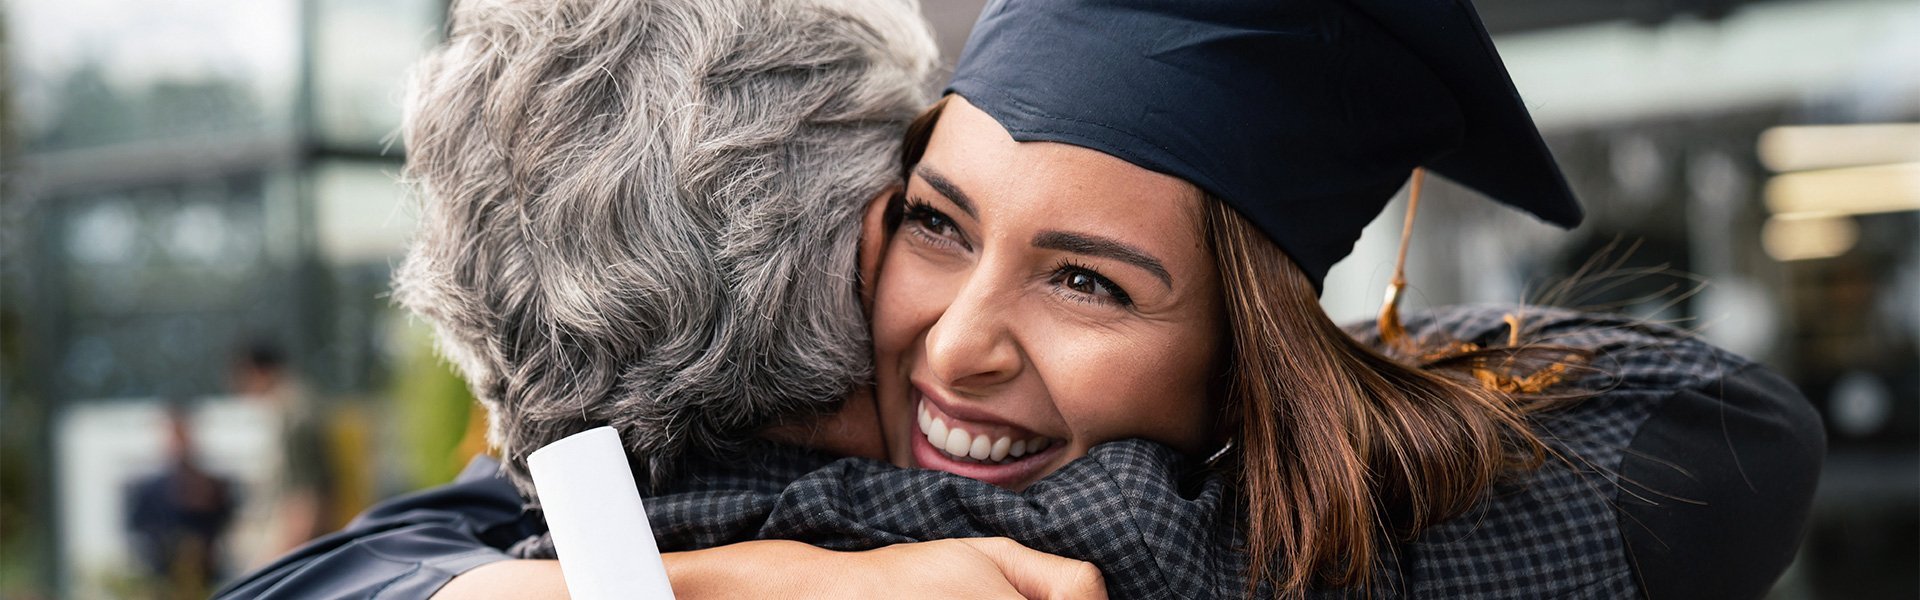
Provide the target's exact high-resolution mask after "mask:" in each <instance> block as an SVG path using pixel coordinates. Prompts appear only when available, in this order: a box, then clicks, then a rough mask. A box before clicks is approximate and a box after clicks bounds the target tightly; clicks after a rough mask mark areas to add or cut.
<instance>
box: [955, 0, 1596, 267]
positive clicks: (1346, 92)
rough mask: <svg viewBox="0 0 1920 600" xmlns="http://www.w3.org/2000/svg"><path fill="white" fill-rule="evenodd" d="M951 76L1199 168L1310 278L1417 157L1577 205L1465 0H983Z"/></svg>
mask: <svg viewBox="0 0 1920 600" xmlns="http://www.w3.org/2000/svg"><path fill="white" fill-rule="evenodd" d="M947 91H949V92H952V93H957V94H959V95H960V96H962V97H965V98H966V99H967V100H968V102H970V103H972V104H973V105H974V106H975V107H978V108H979V109H981V110H982V111H985V112H986V113H987V114H988V115H991V116H992V117H993V118H994V119H995V120H997V121H998V122H999V123H1000V125H1001V126H1002V127H1005V128H1006V130H1007V131H1008V132H1009V133H1010V134H1012V136H1013V138H1014V139H1016V140H1020V141H1051V142H1062V143H1068V144H1074V145H1078V146H1084V147H1087V148H1091V149H1094V150H1098V151H1101V152H1105V153H1107V154H1111V155H1113V156H1116V157H1119V158H1121V159H1123V160H1126V161H1128V162H1131V163H1133V164H1134V165H1137V166H1140V167H1143V168H1146V169H1151V170H1154V171H1159V172H1162V173H1166V174H1169V175H1173V176H1176V177H1180V178H1182V179H1185V180H1187V181H1190V182H1192V183H1194V184H1195V185H1197V186H1199V187H1200V188H1201V189H1202V190H1205V191H1206V192H1207V193H1209V194H1211V195H1213V196H1214V197H1216V198H1219V199H1221V200H1222V201H1225V202H1227V203H1228V204H1229V205H1231V206H1233V207H1234V208H1235V209H1236V210H1237V211H1238V212H1239V213H1240V214H1241V215H1243V216H1245V217H1247V218H1248V219H1249V220H1250V221H1252V222H1253V223H1254V224H1255V225H1257V226H1259V227H1260V228H1261V230H1262V231H1265V232H1266V234H1267V235H1268V236H1269V237H1270V238H1272V239H1273V241H1274V242H1275V243H1276V244H1278V245H1279V246H1280V248H1281V249H1282V250H1284V251H1286V252H1287V254H1288V256H1290V257H1292V258H1293V259H1294V261H1295V262H1296V263H1298V264H1299V266H1300V268H1301V269H1302V270H1303V271H1305V272H1306V274H1307V276H1308V278H1309V279H1310V280H1312V281H1313V283H1314V286H1315V287H1316V288H1318V287H1319V286H1320V285H1321V283H1322V281H1323V280H1324V279H1325V277H1326V274H1327V270H1328V269H1330V268H1331V267H1332V266H1333V264H1334V263H1336V262H1338V261H1339V260H1340V259H1342V258H1345V257H1346V256H1347V254H1349V253H1350V252H1352V250H1353V244H1354V241H1355V240H1357V239H1359V237H1360V232H1361V230H1362V229H1363V228H1364V227H1365V226H1366V225H1367V223H1368V222H1369V221H1372V220H1373V218H1374V217H1375V216H1377V215H1378V214H1379V213H1380V211H1381V210H1382V209H1383V208H1385V206H1386V203H1387V202H1388V201H1389V200H1390V199H1391V198H1392V195H1393V193H1394V191H1395V190H1398V189H1399V187H1400V185H1401V184H1402V183H1403V182H1405V181H1406V178H1407V176H1408V174H1409V173H1410V172H1411V171H1412V170H1413V169H1414V168H1415V167H1417V166H1425V167H1427V168H1428V169H1430V170H1432V171H1434V172H1436V173H1439V174H1441V175H1444V176H1446V177H1447V178H1449V179H1452V180H1454V181H1455V182H1458V183H1461V184H1464V185H1466V186H1468V187H1471V188H1473V189H1476V190H1478V191H1480V192H1481V193H1484V194H1486V195H1488V196H1490V197H1492V198H1493V199H1494V200H1497V201H1499V202H1501V203H1504V204H1507V205H1510V206H1513V207H1516V208H1520V209H1522V210H1525V211H1527V212H1529V213H1532V214H1533V215H1534V216H1536V217H1538V218H1540V219H1542V220H1545V221H1548V222H1551V223H1554V224H1556V225H1559V226H1561V227H1569V228H1570V227H1573V226H1574V225H1578V224H1579V222H1580V219H1581V211H1580V206H1579V204H1578V203H1577V202H1576V201H1575V199H1574V197H1573V193H1572V191H1571V190H1569V189H1568V188H1567V184H1566V180H1565V178H1564V177H1563V176H1562V175H1561V174H1560V170H1559V168H1558V167H1557V166H1555V164H1554V161H1553V156H1552V155H1551V154H1550V153H1548V151H1547V148H1546V144H1545V143H1544V142H1542V141H1541V139H1540V134H1539V131H1538V130H1537V129H1535V127H1534V124H1533V119H1532V118H1531V117H1530V116H1529V115H1528V114H1527V110H1526V106H1525V105H1523V104H1522V103H1521V101H1520V95H1519V93H1518V92H1517V91H1516V90H1515V89H1514V87H1513V82H1512V80H1511V79H1509V78H1508V76H1507V72H1506V67H1505V66H1504V65H1502V64H1501V62H1500V57H1499V55H1498V54H1496V53H1495V52H1494V49H1493V42H1492V40H1491V38H1489V37H1488V35H1487V32H1486V29H1485V27H1484V26H1482V25H1481V23H1480V18H1479V16H1478V15H1477V14H1475V12H1474V10H1473V7H1472V6H1471V5H1470V4H1468V3H1467V2H1466V1H1465V0H1262V1H1255V0H1242V1H1210V0H996V1H995V2H993V3H992V4H990V5H988V6H987V8H986V9H985V10H984V11H983V12H982V13H981V16H980V21H979V23H977V24H976V25H975V26H974V29H973V34H972V35H971V37H969V39H968V40H967V48H966V50H965V51H964V52H963V53H962V54H961V57H960V62H959V65H958V66H957V67H956V69H955V72H954V77H953V82H952V83H951V84H950V85H949V87H948V90H947Z"/></svg>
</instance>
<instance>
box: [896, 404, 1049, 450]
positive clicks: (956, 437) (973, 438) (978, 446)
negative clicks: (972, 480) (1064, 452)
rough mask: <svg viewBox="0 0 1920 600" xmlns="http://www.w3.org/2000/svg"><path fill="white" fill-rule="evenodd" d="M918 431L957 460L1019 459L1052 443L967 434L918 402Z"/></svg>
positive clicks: (1034, 439)
mask: <svg viewBox="0 0 1920 600" xmlns="http://www.w3.org/2000/svg"><path fill="white" fill-rule="evenodd" d="M919 412H920V414H919V421H920V432H921V433H923V434H925V435H926V436H927V443H928V444H930V445H932V446H933V447H934V448H937V449H939V450H941V451H943V452H946V453H947V454H948V455H949V456H952V457H953V458H954V459H955V460H958V461H961V462H969V463H971V462H980V463H998V462H1002V461H1005V460H1008V459H1011V458H1020V457H1022V456H1026V455H1029V454H1039V453H1040V451H1042V450H1046V449H1047V447H1048V446H1051V445H1053V440H1051V439H1049V438H1045V437H1036V438H1033V439H1027V440H1015V439H1013V438H1010V437H1002V438H993V437H990V436H988V435H986V434H975V433H970V432H967V431H965V430H962V429H960V428H959V427H949V426H947V423H946V421H943V420H941V419H940V417H936V416H934V414H933V409H931V408H928V407H927V405H925V404H921V405H920V411H919Z"/></svg>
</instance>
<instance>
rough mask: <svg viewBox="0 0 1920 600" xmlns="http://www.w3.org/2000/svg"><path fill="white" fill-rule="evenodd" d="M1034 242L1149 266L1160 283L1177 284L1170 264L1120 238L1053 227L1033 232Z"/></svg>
mask: <svg viewBox="0 0 1920 600" xmlns="http://www.w3.org/2000/svg"><path fill="white" fill-rule="evenodd" d="M1033 245H1034V247H1036V248H1046V249H1049V250H1060V251H1063V252H1072V253H1074V254H1086V255H1089V256H1101V257H1106V258H1111V259H1114V260H1118V261H1121V262H1124V263H1127V264H1131V265H1133V266H1136V267H1140V268H1142V269H1145V270H1146V271H1147V272H1148V273H1152V274H1153V276H1154V277H1158V278H1160V283H1164V284H1167V287H1168V288H1169V289H1171V288H1172V287H1173V275H1172V274H1170V273H1168V272H1167V267H1166V265H1163V264H1160V260H1159V259H1156V258H1154V257H1153V255H1151V254H1147V253H1146V252H1144V251H1142V250H1140V249H1139V248H1135V247H1133V246H1129V245H1127V244H1126V243H1125V242H1121V241H1120V240H1116V239H1112V238H1104V237H1100V236H1094V235H1087V234H1083V233H1072V232H1066V231H1052V230H1049V231H1042V232H1040V233H1038V234H1035V235H1034V236H1033Z"/></svg>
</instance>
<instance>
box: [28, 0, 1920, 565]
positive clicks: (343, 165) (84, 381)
mask: <svg viewBox="0 0 1920 600" xmlns="http://www.w3.org/2000/svg"><path fill="white" fill-rule="evenodd" d="M922 4H923V10H924V11H925V13H926V14H927V15H928V17H929V19H930V20H932V21H933V22H934V24H935V27H936V30H937V32H938V36H939V39H940V43H941V45H942V49H943V51H944V53H945V54H946V55H947V56H948V57H949V58H951V57H953V56H957V54H958V52H959V50H960V48H961V45H962V44H963V43H964V40H965V36H966V32H967V28H968V27H969V26H970V25H971V22H972V20H973V18H974V16H975V15H976V14H977V12H978V10H979V8H980V6H981V4H983V2H980V1H979V0H922ZM1478 5H1479V6H1480V10H1481V13H1482V14H1483V15H1484V16H1485V18H1486V21H1487V23H1488V24H1489V26H1490V27H1491V28H1492V29H1493V30H1494V32H1495V34H1496V41H1497V43H1498V45H1499V46H1500V50H1501V52H1502V54H1503V56H1504V57H1505V59H1506V61H1507V64H1508V66H1509V68H1510V70H1511V71H1512V72H1513V75H1514V78H1515V80H1516V82H1517V83H1518V85H1519V87H1520V89H1521V92H1522V94H1523V96H1525V97H1526V98H1527V100H1528V102H1529V104H1530V106H1531V107H1532V109H1533V110H1534V114H1535V117H1536V118H1537V119H1538V120H1539V122H1540V123H1541V125H1542V128H1543V130H1544V131H1545V132H1546V134H1547V137H1548V141H1549V144H1550V145H1551V146H1552V147H1553V149H1554V151H1555V153H1556V155H1557V156H1558V157H1559V159H1560V161H1561V162H1562V164H1563V165H1564V167H1565V169H1566V171H1567V174H1568V175H1569V177H1570V179H1571V181H1572V183H1573V185H1574V186H1575V189H1576V191H1577V192H1579V193H1580V195H1581V197H1582V198H1583V199H1584V200H1585V202H1586V204H1587V207H1588V211H1589V220H1588V223H1587V224H1585V225H1583V226H1582V227H1581V228H1579V229H1578V230H1575V231H1574V232H1572V233H1566V232H1560V231H1558V230H1555V229H1553V228H1551V227H1549V226H1546V225H1542V224H1539V223H1535V222H1532V221H1530V220H1528V219H1526V218H1525V217H1523V216H1519V215H1517V214H1514V213H1512V212H1510V211H1503V210H1500V209H1498V208H1496V207H1493V206H1492V205H1490V204H1489V203H1486V202H1484V201H1481V200H1480V199H1478V198H1476V197H1474V195H1473V194H1472V193H1471V192H1468V191H1465V190H1462V189H1459V188H1457V187H1452V186H1449V185H1447V184H1445V183H1437V184H1436V185H1434V186H1433V187H1431V188H1430V191H1429V193H1428V194H1429V195H1428V196H1427V198H1428V199H1429V200H1428V202H1427V203H1426V205H1425V207H1424V208H1423V210H1422V211H1421V215H1420V217H1419V219H1418V221H1417V223H1416V228H1417V229H1416V232H1415V234H1414V245H1415V251H1414V252H1413V253H1412V262H1411V264H1410V268H1409V279H1410V280H1411V284H1412V290H1411V296H1410V298H1409V304H1411V305H1413V306H1415V307H1417V306H1420V305H1436V304H1447V303H1457V302H1517V301H1522V300H1528V301H1540V302H1551V303H1557V304H1564V305H1572V306H1579V307H1588V308H1595V307H1597V308H1607V309H1612V310H1620V311H1625V312H1628V313H1631V314H1635V315H1638V316H1643V317H1647V318H1651V319H1658V320H1669V321H1672V322H1674V323H1677V324H1679V325H1680V326H1683V327H1689V328H1694V329H1697V330H1699V331H1700V332H1701V334H1702V335H1704V336H1706V337H1707V339H1709V340H1711V341H1713V342H1715V343H1718V344H1721V345H1723V346H1726V347H1729V348H1731V349H1733V350H1735V351H1738V352H1741V353H1743V354H1747V355H1751V356H1755V357H1759V358H1761V359H1762V360H1764V361H1765V362H1767V363H1769V364H1771V365H1773V366H1775V367H1776V368H1779V369H1780V370H1782V371H1783V372H1784V373H1786V374H1787V375H1788V376H1789V377H1790V378H1792V379H1793V380H1794V381H1795V382H1796V383H1798V384H1799V385H1801V386H1802V388H1803V389H1804V390H1805V391H1806V392H1807V394H1808V396H1809V397H1811V398H1812V399H1813V400H1814V402H1816V403H1817V404H1818V405H1819V406H1820V408H1821V410H1822V411H1823V413H1824V414H1825V415H1826V417H1827V421H1828V426H1829V431H1830V435H1831V440H1832V443H1831V453H1830V458H1829V461H1828V467H1827V472H1826V474H1825V476H1824V478H1823V481H1822V489H1821V493H1820V497H1819V499H1818V501H1817V505H1816V513H1815V518H1814V525H1813V527H1812V529H1811V531H1810V532H1809V537H1808V541H1807V544H1806V545H1805V547H1804V550H1803V556H1802V560H1801V561H1800V562H1799V563H1798V564H1796V566H1795V567H1794V568H1793V570H1792V571H1791V572H1790V573H1789V575H1788V576H1787V577H1786V578H1785V579H1784V580H1783V581H1782V583H1781V585H1780V587H1779V589H1777V590H1776V594H1775V595H1776V596H1778V597H1781V598H1855V597H1916V596H1920V588H1917V587H1916V586H1920V576H1916V574H1915V570H1916V565H1920V350H1917V348H1920V241H1916V240H1920V130H1917V128H1920V5H1916V4H1915V3H1914V2H1912V1H1911V0H1772V1H1762V2H1753V1H1747V0H1667V1H1661V2H1654V1H1651V0H1646V1H1639V0H1636V1H1629V2H1606V3H1602V2H1590V1H1585V0H1482V1H1481V2H1479V3H1478ZM5 10H6V12H5V13H4V19H5V27H4V32H5V33H4V35H5V38H4V41H0V49H4V53H5V61H4V64H5V65H6V66H5V69H6V71H5V80H6V82H7V93H6V94H5V95H4V96H0V102H4V103H5V104H4V107H5V111H4V112H3V113H0V149H4V156H0V173H3V174H4V176H0V193H3V194H4V202H3V203H0V227H3V228H4V229H3V230H0V231H4V236H0V257H3V258H4V263H3V266H0V278H3V279H0V359H3V360H4V362H3V363H0V420H3V421H0V423H4V433H5V437H4V439H0V520H4V521H5V525H0V553H4V556H0V577H4V578H5V579H4V580H0V595H4V596H7V597H31V596H35V595H49V596H60V597H103V596H115V595H122V594H123V593H125V592H127V589H125V588H124V587H115V586H116V585H119V584H116V583H114V581H115V579H114V578H113V576H111V575H110V573H112V572H113V571H114V569H117V568H121V567H123V566H124V565H126V564H129V561H131V553H130V550H128V545H127V541H126V533H125V532H124V531H121V530H119V529H118V528H117V527H116V526H115V525H113V524H112V523H110V522H102V521H99V520H98V519H114V518H116V517H114V516H113V515H117V514H118V513H117V512H114V511H116V510H117V509H118V507H116V506H115V505H114V503H115V502H117V500H115V499H116V498H118V497H119V496H118V495H109V494H108V492H110V491H111V490H112V489H114V488H113V486H114V485H117V482H119V481H122V480H124V479H126V478H128V477H133V476H135V475H137V474H139V473H141V472H144V471H145V470H148V469H150V468H152V467H154V466H155V465H157V464H158V461H159V456H160V455H161V452H160V451H159V448H161V447H162V445H163V444H164V440H163V437H162V434H161V433H160V432H161V431H162V429H161V423H162V421H163V417H164V406H165V404H166V403H167V402H168V401H175V400H180V399H190V400H191V401H192V404H193V406H196V407H197V409H196V410H197V412H196V413H195V415H196V416H195V417H194V418H195V423H196V425H197V427H198V429H199V430H200V431H201V432H202V433H201V435H200V437H201V446H202V453H203V454H204V455H205V457H206V459H207V460H206V461H205V462H206V463H207V464H208V465H209V468H210V469H212V470H216V471H221V472H224V473H226V474H229V475H232V476H235V477H238V478H240V480H242V481H244V482H247V485H248V486H249V487H246V488H245V489H246V490H251V491H252V495H254V496H256V497H257V496H259V495H260V494H261V493H263V490H266V489H267V488H268V487H270V486H271V485H272V483H271V481H272V479H273V475H272V473H273V470H274V468H275V467H273V465H271V464H269V461H266V460H264V459H262V458H261V457H262V456H264V455H265V454H264V453H266V452H267V449H270V448H271V447H273V445H274V444H275V443H276V440H274V439H271V438H272V436H270V435H267V434H264V433H262V432H265V431H271V429H272V428H271V427H270V424H271V422H272V421H273V418H274V416H273V415H272V414H268V413H267V412H264V411H263V409H261V408H260V406H258V405H257V404H250V403H247V402H243V401H240V400H237V399H235V398H234V394H233V390H232V386H231V382H230V381H229V380H228V376H229V367H230V366H231V365H230V361H231V360H232V357H233V354H234V351H235V348H236V344H239V343H242V342H243V341H244V340H249V339H256V338H267V339H272V340H274V341H276V342H278V343H280V344H282V345H284V347H285V348H287V350H288V352H289V359H290V361H291V363H292V364H293V365H294V366H295V368H296V370H297V371H298V372H299V373H300V375H301V376H302V378H303V380H304V381H305V382H306V384H307V385H308V386H309V387H310V388H311V390H312V393H313V395H314V396H315V397H316V399H317V401H318V402H320V403H321V404H322V405H323V406H324V407H325V411H326V412H327V414H329V415H331V416H332V420H331V421H330V423H332V425H330V430H329V431H330V433H329V437H328V440H330V441H328V442H326V443H327V444H330V445H332V446H336V448H333V449H330V450H329V451H330V452H333V453H334V454H337V455H339V456H340V457H341V458H342V460H343V464H344V465H345V466H343V467H342V471H343V472H344V473H345V475H346V476H347V477H346V480H345V481H343V482H342V486H343V487H344V488H346V490H347V491H346V492H344V493H342V494H341V499H340V500H338V504H339V506H338V509H339V510H340V511H341V512H342V513H343V514H344V513H350V512H351V510H352V509H353V508H355V507H356V506H357V505H361V504H364V503H365V502H366V501H369V500H371V499H372V498H374V497H377V496H382V495H386V494H390V493H395V492H398V491H402V490H405V489H408V488H411V487H416V486H419V485H425V484H428V483H431V482H434V481H439V480H443V479H444V478H445V477H446V476H448V475H450V470H449V469H450V467H449V466H448V465H457V464H458V462H459V457H460V456H463V455H464V454H462V452H471V447H469V448H467V449H466V450H464V451H463V450H460V449H458V448H456V447H457V446H459V444H460V442H461V441H462V440H463V439H468V441H469V442H470V441H471V440H470V438H468V437H467V433H468V432H469V431H470V430H471V427H470V426H469V425H470V424H471V423H473V422H474V419H473V413H472V412H471V411H470V410H468V408H469V405H468V404H467V403H466V401H465V397H464V390H462V389H461V387H460V385H459V383H458V381H457V380H455V379H452V378H451V375H449V374H448V373H446V371H445V370H444V367H443V366H441V365H440V364H439V363H438V362H437V361H435V360H433V359H432V357H431V355H430V354H427V353H426V352H425V350H424V348H425V346H424V342H423V341H422V338H421V336H420V331H419V328H418V327H417V325H414V324H410V323H409V320H408V319H407V318H406V317H405V315H402V314H399V313H397V312H396V311H395V310H394V309H393V308H392V307H391V306H390V305H389V303H388V301H387V299H386V295H385V294H386V291H387V280H388V276H389V274H390V271H391V268H392V266H393V263H394V260H395V259H396V257H397V253H398V252H399V250H400V248H401V247H402V244H403V243H404V240H405V239H406V236H407V235H408V233H409V231H410V223H411V218H412V212H411V209H410V208H409V206H408V203H407V201H406V196H405V191H404V188H403V187H402V186H400V185H399V184H398V183H397V182H396V179H395V176H396V175H397V174H398V172H399V170H400V166H401V164H402V160H403V157H402V156H401V154H400V151H399V143H398V140H397V136H398V131H397V130H398V126H399V103H400V98H401V93H402V92H401V83H402V80H403V74H404V72H405V70H406V67H407V66H408V65H409V64H410V63H411V62H412V60H413V59H414V58H416V57H417V56H418V55H419V53H420V52H421V51H423V50H424V49H425V48H428V47H430V46H431V45H432V44H433V43H434V42H436V41H437V40H438V39H439V37H440V35H441V29H440V27H441V20H442V15H443V14H444V2H443V0H402V1H391V0H387V1H381V0H270V1H254V2H248V1H241V0H198V1H195V2H184V3H142V2H134V1H130V0H25V1H24V2H19V3H13V4H10V5H8V6H7V7H6V9H5ZM1876 127H1877V128H1876ZM1399 228H1400V214H1399V212H1398V211H1397V210H1389V211H1388V212H1387V213H1386V215H1385V216H1383V217H1382V219H1381V220H1380V222H1378V223H1376V224H1375V225H1374V226H1373V227H1372V228H1370V229H1369V231H1368V233H1367V235H1366V237H1364V238H1363V239H1362V241H1361V243H1360V246H1359V248H1358V249H1357V250H1356V252H1355V254H1354V256H1353V257H1352V258H1350V259H1348V260H1347V261H1346V262H1344V263H1343V264H1342V265H1341V266H1340V267H1339V268H1336V269H1335V271H1334V273H1333V274H1332V276H1330V278H1329V280H1328V283H1327V292H1326V294H1325V296H1324V303H1325V304H1326V306H1327V308H1328V310H1329V312H1330V313H1332V314H1334V315H1335V316H1336V317H1338V318H1341V319H1342V320H1350V319H1360V318H1367V317H1369V316H1371V315H1372V314H1373V313H1374V312H1375V311H1376V310H1377V309H1378V307H1379V303H1380V296H1381V292H1382V290H1384V288H1385V284H1386V281H1387V278H1388V277H1389V275H1390V269H1391V264H1392V257H1393V253H1394V249H1395V248H1394V246H1395V244H1396V243H1397V236H1398V234H1399ZM1596 256H1598V257H1601V258H1600V259H1598V262H1596ZM1588 265H1594V267H1593V268H1589V269H1587V270H1586V271H1584V272H1582V267H1583V266H1588ZM1576 273H1584V276H1583V277H1582V278H1581V282H1580V283H1581V284H1580V285H1576V286H1571V287H1566V286H1557V285H1556V284H1555V282H1558V281H1563V280H1566V279H1567V278H1568V277H1569V276H1572V275H1574V274H1576ZM375 457H405V460H392V459H388V458H375ZM247 495H248V494H247V493H244V492H243V494H242V501H243V502H244V501H245V500H246V496H247ZM244 510H259V509H257V508H254V509H248V508H246V507H245V505H244V504H243V511H244ZM102 515H106V516H102ZM255 516H256V518H264V517H260V516H259V515H255ZM243 520H244V519H243ZM269 545H270V544H267V543H265V542H261V543H258V544H255V547H256V548H264V547H266V546H269ZM256 551H257V552H265V550H256ZM232 552H233V554H234V556H232V557H229V558H230V560H233V561H235V562H236V563H246V562H249V561H257V560H259V559H261V558H262V557H261V556H259V555H258V554H249V552H250V551H249V550H248V548H247V545H246V544H237V545H236V547H235V549H234V550H233V551H232ZM234 566H235V567H236V568H245V567H246V566H249V565H247V564H236V565H234Z"/></svg>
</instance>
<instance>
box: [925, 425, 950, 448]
mask: <svg viewBox="0 0 1920 600" xmlns="http://www.w3.org/2000/svg"><path fill="white" fill-rule="evenodd" d="M932 421H933V424H932V425H931V426H929V427H927V428H926V430H925V431H926V432H927V443H929V444H933V447H935V448H945V447H947V424H946V422H945V421H941V420H940V419H933V420H932Z"/></svg>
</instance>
